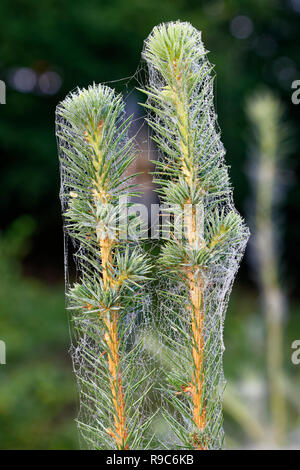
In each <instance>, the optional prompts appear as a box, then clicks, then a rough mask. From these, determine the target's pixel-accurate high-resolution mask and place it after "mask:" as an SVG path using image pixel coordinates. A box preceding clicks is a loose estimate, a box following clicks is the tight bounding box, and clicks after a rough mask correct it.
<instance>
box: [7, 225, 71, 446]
mask: <svg viewBox="0 0 300 470" xmlns="http://www.w3.org/2000/svg"><path fill="white" fill-rule="evenodd" d="M32 228H33V223H32V220H31V219H30V218H28V217H22V218H20V219H18V220H16V221H15V222H14V223H13V224H12V225H11V226H10V227H9V229H8V230H7V231H6V233H5V234H4V233H1V234H0V254H1V263H0V277H1V285H0V312H1V316H0V332H1V333H0V336H1V339H2V340H4V341H5V343H6V365H1V366H0V382H1V387H0V448H2V449H12V448H13V449H46V448H50V449H51V448H52V449H70V448H74V447H75V446H76V445H77V435H76V429H75V424H74V422H73V419H74V417H75V414H76V407H75V401H76V393H75V385H74V378H73V374H72V367H71V361H70V358H69V356H68V343H69V337H68V326H67V318H66V313H65V309H64V292H63V288H62V286H59V287H47V286H46V285H44V284H42V283H41V282H39V281H37V280H34V279H27V278H24V277H23V276H22V273H21V266H20V257H21V256H22V255H23V256H24V254H25V253H26V249H28V248H29V236H30V235H31V233H30V232H31V229H32Z"/></svg>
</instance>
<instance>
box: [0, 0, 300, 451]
mask: <svg viewBox="0 0 300 470" xmlns="http://www.w3.org/2000/svg"><path fill="white" fill-rule="evenodd" d="M0 15H1V18H2V22H1V31H0V39H1V40H0V79H2V80H4V81H5V83H6V85H7V97H6V103H7V104H6V105H2V106H1V107H0V148H1V157H2V158H1V165H2V167H1V174H0V187H1V198H0V210H1V224H0V228H1V229H2V230H3V232H2V235H1V237H2V238H1V241H0V244H1V247H2V248H1V260H0V264H1V268H0V269H1V274H2V275H3V279H4V280H3V281H2V286H1V292H0V304H1V312H0V318H1V320H0V322H1V323H0V339H4V340H5V341H6V342H7V344H8V346H7V347H8V357H7V361H8V362H7V365H5V366H0V367H1V369H0V374H1V383H2V384H3V385H1V391H0V404H1V405H0V447H1V448H15V447H17V448H22V447H26V448H49V447H50V448H51V447H52V448H54V447H56V448H58V447H59V448H72V447H75V446H76V445H77V441H76V433H75V427H74V426H73V423H72V419H73V417H74V416H75V408H74V403H75V396H76V395H75V394H74V384H73V379H72V377H71V375H72V374H71V367H70V362H69V360H68V358H67V354H66V351H67V348H68V332H67V322H66V315H65V314H64V306H63V302H64V300H63V288H62V279H63V244H62V229H61V217H60V213H61V210H60V204H59V199H58V191H59V172H58V159H57V155H56V143H55V129H54V112H55V107H56V105H57V103H58V102H59V101H60V100H62V99H63V98H64V97H65V95H66V94H67V93H68V92H69V91H70V90H72V89H74V88H75V87H76V86H80V87H86V86H87V85H89V84H91V83H93V82H96V83H97V82H106V81H111V80H117V82H115V83H114V84H113V86H115V87H116V88H117V90H118V91H123V92H124V93H125V96H128V97H130V103H135V102H137V101H140V100H141V97H140V96H137V95H136V92H135V91H134V87H135V86H136V85H137V83H136V80H135V78H138V80H145V67H144V65H143V64H142V65H140V54H141V50H142V47H143V41H144V39H145V38H146V37H147V36H148V34H149V33H150V31H151V30H152V28H153V26H154V25H156V24H159V23H161V22H164V21H169V20H176V19H180V20H182V21H189V22H191V23H192V24H193V25H194V26H195V27H196V28H198V29H199V30H201V31H202V32H203V39H204V42H205V44H206V46H207V48H208V49H209V50H210V51H211V53H210V54H209V59H210V61H211V62H212V63H214V64H215V65H216V72H217V81H216V109H217V112H218V114H219V124H220V127H221V129H222V140H223V142H224V144H225V147H226V149H227V163H228V164H229V165H231V169H230V175H231V178H232V183H233V186H234V198H235V203H236V205H237V207H238V208H239V210H240V211H241V212H242V213H245V204H246V202H247V200H248V196H249V193H250V190H249V185H248V182H247V177H246V174H245V161H246V141H247V121H246V117H245V113H244V109H243V107H244V102H245V97H246V96H247V95H249V93H250V92H251V91H252V90H253V89H255V88H257V86H259V85H261V84H266V85H268V87H269V88H271V89H272V90H274V91H276V92H277V94H278V95H279V96H280V98H281V100H282V101H283V103H285V106H286V108H287V114H288V116H289V122H291V124H292V125H293V126H294V127H295V128H296V126H297V125H299V106H298V107H297V106H295V105H293V104H292V102H291V94H292V90H291V84H292V82H293V80H296V79H299V78H300V70H299V68H300V65H299V60H298V56H299V52H298V45H299V39H300V28H299V21H300V0H264V1H261V0H243V1H238V0H202V1H200V0H164V1H163V2H162V1H158V0H131V1H128V0H114V1H111V0H110V1H109V0H90V1H89V2H84V1H83V0H77V1H76V0H75V1H70V0H60V1H58V0H45V1H43V2H35V1H34V0H26V1H25V0H15V1H14V2H11V1H9V0H2V2H1V5H0ZM137 69H138V73H137V74H135V71H136V70H137ZM122 78H125V79H124V80H121V81H118V80H119V79H122ZM128 101H129V100H128ZM133 108H134V109H136V105H135V104H134V105H133ZM137 116H140V115H139V114H138V113H137ZM141 123H142V121H141ZM299 148H300V137H299V133H298V135H297V133H296V134H295V144H294V153H293V155H291V156H290V159H289V166H290V168H292V170H293V173H294V175H297V173H299V163H298V159H297V156H298V152H299ZM299 204H300V186H296V185H293V186H292V187H291V189H290V191H289V193H288V198H287V199H286V200H285V201H284V203H283V207H282V213H284V214H285V220H284V227H285V231H284V234H283V235H284V246H285V247H287V248H286V249H283V247H282V249H283V251H284V254H283V256H282V259H284V264H285V271H286V274H285V285H286V287H287V288H288V289H289V290H290V291H291V292H292V291H293V292H294V294H295V295H296V294H297V292H295V291H296V278H297V274H298V266H299V263H300V251H299V250H295V249H294V247H295V246H297V245H298V241H299V237H300V226H299V224H298V222H297V221H298V218H299V211H298V207H299ZM23 214H27V215H28V216H29V217H27V219H22V218H21V219H19V217H20V216H22V215H23ZM16 219H18V220H23V222H22V223H21V225H20V224H19V225H18V224H17V225H15V223H13V221H15V220H16ZM30 221H31V222H30ZM12 223H13V225H12ZM27 225H28V227H29V229H30V227H31V229H30V230H31V232H30V230H29V229H28V230H29V231H28V232H26V230H27V229H26V226H27ZM33 225H34V226H35V228H33ZM282 225H283V224H282ZM21 226H22V227H23V229H22V230H25V232H26V233H27V235H26V233H24V237H23V239H24V243H25V244H26V242H25V241H26V240H28V239H29V238H30V239H31V243H30V245H28V246H27V249H26V250H25V251H24V252H22V253H21V252H20V251H16V252H14V253H9V252H8V251H9V246H10V245H11V244H13V242H12V241H11V239H10V238H7V237H11V236H13V235H12V234H13V233H14V234H18V233H19V232H20V230H21V228H20V227H21ZM24 227H25V228H24ZM22 233H23V232H22ZM30 233H31V236H30ZM9 234H11V235H9ZM14 237H15V235H14ZM3 240H6V242H4V241H3ZM8 240H10V241H8ZM21 245H22V244H21ZM21 245H20V246H21ZM287 266H288V271H287ZM37 278H39V281H37V280H36V279H37ZM241 279H243V280H244V286H243V287H240V288H238V289H237V290H236V294H235V295H234V298H233V300H232V302H231V307H230V310H229V312H228V317H229V321H228V322H227V325H226V331H225V334H227V338H225V343H226V344H228V346H229V347H228V352H226V354H225V372H226V371H227V378H229V377H233V376H234V374H238V372H239V371H240V370H241V368H244V370H247V363H248V362H249V361H250V362H251V365H252V369H253V368H255V367H256V366H257V365H258V364H261V362H262V360H263V357H264V349H263V344H261V343H259V341H260V340H259V338H260V336H259V334H260V333H259V331H260V330H259V328H260V327H259V325H260V323H259V321H260V320H259V316H257V315H256V309H257V307H258V305H257V294H256V292H255V291H254V290H253V289H254V288H253V285H252V284H251V283H250V282H249V274H248V270H247V267H246V263H244V270H243V271H242V272H241V273H240V275H239V280H241ZM45 280H46V281H47V283H45V282H42V281H45ZM245 292H246V293H245ZM12 299H13V301H12ZM245 299H252V300H249V302H246V301H245ZM291 311H295V312H296V311H297V312H298V311H299V309H298V308H297V304H296V303H295V302H294V303H293V305H292V307H291ZM291 317H292V318H294V316H293V315H291ZM293 321H294V320H293ZM295 322H296V323H289V325H288V329H289V331H291V336H288V339H289V340H290V339H293V336H292V331H293V330H294V331H295V325H297V324H298V323H299V320H298V319H295ZM297 322H298V323H297ZM245 325H248V326H247V327H246V326H245ZM249 325H250V326H249ZM251 325H252V326H251ZM298 326H299V325H298ZM230 328H232V329H230ZM298 331H299V330H298ZM251 332H252V333H251ZM257 332H258V333H257ZM251 334H253V335H252V336H251ZM249 335H250V336H249ZM257 335H258V336H257ZM228 341H230V342H229V343H228ZM286 341H288V340H287V339H286ZM289 344H290V343H288V342H286V348H289ZM257 345H258V346H257ZM285 351H286V357H285V364H288V368H291V371H294V369H295V366H292V365H291V364H290V359H289V357H288V354H289V351H288V349H285ZM236 356H238V357H236ZM243 361H244V362H243ZM245 364H246V365H245ZM293 367H294V369H293ZM258 368H259V367H258ZM225 411H226V410H225ZM231 411H232V410H231ZM233 414H234V412H233ZM231 417H232V415H231ZM228 419H229V421H228V426H229V429H230V431H232V432H233V433H234V431H235V426H236V424H235V423H234V419H233V420H232V421H230V419H231V418H228ZM254 428H255V426H254ZM237 429H239V428H237ZM252 429H253V428H252ZM237 432H239V431H237ZM4 433H5V436H4ZM250 434H251V432H250Z"/></svg>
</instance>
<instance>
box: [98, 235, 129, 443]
mask: <svg viewBox="0 0 300 470" xmlns="http://www.w3.org/2000/svg"><path fill="white" fill-rule="evenodd" d="M99 245H100V251H101V263H102V273H103V274H102V276H103V284H104V288H105V289H107V288H108V287H109V286H112V285H113V278H112V275H111V268H110V266H111V263H112V254H111V250H112V240H110V239H109V238H102V239H100V242H99ZM106 315H107V317H106V318H104V319H103V320H104V324H105V328H106V331H105V334H104V338H105V342H106V344H107V356H108V369H109V372H110V389H111V395H112V402H113V408H114V430H111V429H108V430H107V433H108V434H109V435H111V436H112V437H113V438H114V439H115V441H116V444H117V448H118V450H122V449H123V450H124V449H128V446H127V443H126V441H127V428H126V415H125V401H124V392H123V384H122V375H121V371H120V355H119V338H118V312H116V311H108V312H107V314H106Z"/></svg>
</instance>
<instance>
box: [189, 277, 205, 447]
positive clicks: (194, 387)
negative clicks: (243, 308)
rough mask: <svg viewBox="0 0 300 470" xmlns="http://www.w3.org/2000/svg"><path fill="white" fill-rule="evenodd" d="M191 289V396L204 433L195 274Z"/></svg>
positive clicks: (199, 309)
mask: <svg viewBox="0 0 300 470" xmlns="http://www.w3.org/2000/svg"><path fill="white" fill-rule="evenodd" d="M189 288H190V296H191V304H192V308H191V317H192V318H191V329H192V347H193V350H192V355H193V376H192V382H191V396H192V402H193V419H194V423H195V426H196V428H197V429H199V431H203V430H204V428H205V424H206V410H205V406H204V397H203V393H204V313H203V302H202V286H201V283H200V282H199V280H198V279H197V278H196V277H195V275H194V274H193V273H190V275H189ZM204 448H205V447H204V446H199V445H197V449H199V450H204Z"/></svg>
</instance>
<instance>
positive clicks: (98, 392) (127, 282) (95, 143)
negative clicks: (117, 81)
mask: <svg viewBox="0 0 300 470" xmlns="http://www.w3.org/2000/svg"><path fill="white" fill-rule="evenodd" d="M129 125H130V121H128V120H125V119H124V104H123V101H122V99H121V97H120V96H119V95H116V94H115V93H114V91H113V90H111V89H110V88H108V87H105V86H102V85H93V86H90V87H89V88H88V89H86V90H78V91H77V92H76V93H72V94H70V95H69V96H68V97H67V98H66V99H65V100H64V101H63V102H62V103H60V105H59V106H58V108H57V136H58V147H59V154H60V163H61V177H62V187H61V198H62V205H63V212H64V218H65V230H66V234H67V236H69V237H71V239H72V241H73V243H74V244H75V247H76V255H75V256H76V262H77V266H78V272H79V277H80V279H79V282H76V283H75V284H73V285H71V286H67V297H68V305H69V309H71V310H72V312H73V316H72V322H73V324H74V331H75V336H76V338H75V341H76V343H75V345H74V348H75V351H74V353H73V362H74V367H75V371H76V375H77V379H78V383H79V388H80V393H81V412H80V417H79V420H78V423H79V429H80V431H81V434H82V436H83V437H84V440H85V441H86V443H87V444H88V446H89V447H91V448H96V449H99V448H100V449H103V448H108V449H111V448H115V449H118V450H124V449H129V448H130V446H131V445H134V446H135V448H139V447H142V445H143V444H142V442H143V428H144V425H145V423H144V424H143V423H139V424H137V419H140V418H139V416H140V406H141V403H142V402H141V400H139V399H137V395H136V393H134V390H136V391H137V388H138V385H142V384H143V377H140V375H139V373H136V374H133V373H132V367H135V366H136V360H137V358H138V355H139V345H138V344H135V343H134V342H135V337H134V330H133V327H132V325H133V324H134V321H135V319H134V313H135V309H136V308H137V305H138V302H139V296H140V293H141V289H142V286H143V284H144V283H145V281H146V279H147V276H148V273H149V271H150V268H151V267H150V265H149V263H148V261H147V259H146V256H145V254H143V252H142V250H141V249H140V248H139V247H137V246H131V247H130V246H129V241H128V239H123V236H121V234H123V233H124V231H125V232H126V230H128V231H129V232H130V230H131V229H133V228H134V227H135V225H136V224H137V223H138V220H137V218H131V221H130V226H129V227H127V226H126V225H124V222H123V219H122V217H123V216H122V204H123V206H124V204H125V206H126V204H127V202H125V203H124V202H123V203H121V204H120V198H123V199H124V198H125V197H126V198H129V197H130V196H131V195H133V194H134V189H133V190H130V189H129V184H128V175H127V174H126V170H127V168H128V166H129V165H130V164H131V162H132V161H133V159H134V158H135V151H134V145H133V139H129V138H128V137H127V130H128V127H129ZM129 179H130V177H129ZM131 186H132V185H131ZM123 208H124V207H123ZM125 208H126V207H125ZM130 343H131V344H133V345H134V346H133V347H131V348H130V347H129V344H130ZM141 373H142V371H141ZM144 392H145V385H144Z"/></svg>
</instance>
